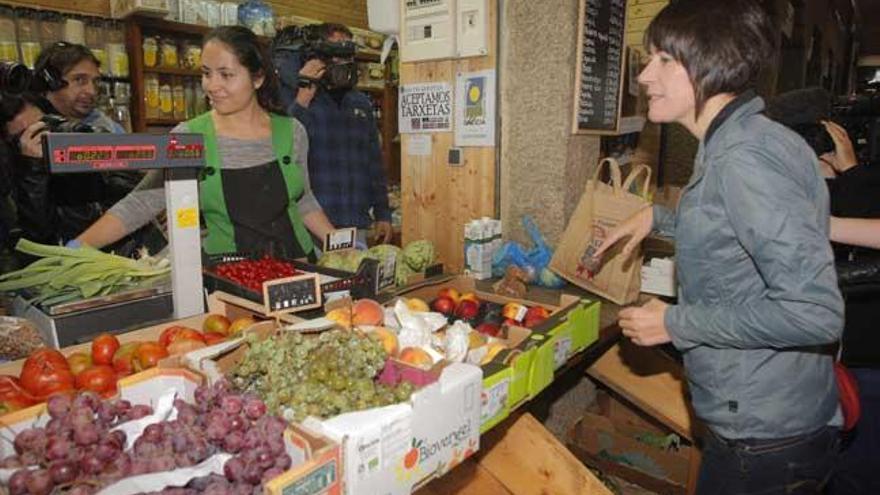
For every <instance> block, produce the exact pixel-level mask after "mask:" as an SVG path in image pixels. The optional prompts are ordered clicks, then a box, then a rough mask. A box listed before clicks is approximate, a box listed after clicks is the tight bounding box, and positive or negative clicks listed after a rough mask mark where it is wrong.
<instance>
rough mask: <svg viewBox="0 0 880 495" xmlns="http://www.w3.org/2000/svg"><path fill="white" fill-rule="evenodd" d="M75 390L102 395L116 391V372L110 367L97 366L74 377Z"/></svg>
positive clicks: (104, 365)
mask: <svg viewBox="0 0 880 495" xmlns="http://www.w3.org/2000/svg"><path fill="white" fill-rule="evenodd" d="M76 388H78V389H81V390H91V391H92V392H97V393H99V394H103V393H105V392H113V391H114V390H116V370H114V369H113V367H112V366H108V365H106V364H99V365H96V366H92V367H91V368H89V369H87V370H85V371H83V372H82V373H80V374H79V375H77V376H76Z"/></svg>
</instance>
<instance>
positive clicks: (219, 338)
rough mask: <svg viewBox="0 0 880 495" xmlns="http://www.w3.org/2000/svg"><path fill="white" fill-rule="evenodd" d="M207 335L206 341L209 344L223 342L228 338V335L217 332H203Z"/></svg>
mask: <svg viewBox="0 0 880 495" xmlns="http://www.w3.org/2000/svg"><path fill="white" fill-rule="evenodd" d="M202 335H203V336H204V337H205V343H206V344H208V345H214V344H216V343H218V342H223V341H224V340H226V335H223V334H221V333H215V332H205V333H203V334H202Z"/></svg>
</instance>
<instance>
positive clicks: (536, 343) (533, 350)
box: [398, 276, 601, 431]
mask: <svg viewBox="0 0 880 495" xmlns="http://www.w3.org/2000/svg"><path fill="white" fill-rule="evenodd" d="M445 287H451V288H454V289H456V290H458V291H459V292H461V293H465V292H473V293H474V294H475V295H476V296H477V298H479V299H480V300H485V301H491V302H495V303H499V304H506V303H509V302H516V303H520V304H524V305H526V306H535V305H540V306H543V307H545V308H547V309H548V310H549V311H550V317H549V318H548V319H547V320H545V321H544V322H542V323H540V324H539V325H536V326H535V327H534V328H532V329H531V334H530V335H528V336H526V337H525V338H522V339H521V340H520V343H519V344H518V345H517V346H516V347H515V348H514V350H513V352H502V353H500V354H499V355H498V356H496V358H495V359H494V360H493V362H492V363H490V365H487V366H484V367H483V376H484V380H483V394H484V399H485V402H484V404H485V405H486V407H487V410H486V411H485V413H484V414H483V419H484V421H483V422H482V430H483V431H486V430H487V429H489V428H491V427H492V426H494V425H495V424H497V423H499V422H500V421H501V420H503V419H504V418H506V417H507V416H508V415H509V414H510V412H511V411H512V410H513V409H515V408H516V407H517V406H518V405H519V404H521V403H523V402H524V401H526V400H528V399H530V398H532V397H534V396H535V395H537V394H538V393H540V392H541V391H542V390H543V389H544V388H546V387H547V386H548V385H550V383H552V382H553V377H554V372H555V370H556V369H558V368H559V367H560V366H562V365H563V364H564V363H565V362H567V361H568V359H570V358H571V357H572V356H573V355H574V354H576V353H578V352H580V351H581V350H583V349H585V348H586V347H587V346H588V345H590V344H592V343H593V342H595V341H596V340H597V339H598V337H599V311H600V309H601V303H600V301H598V300H589V299H580V298H578V297H576V296H572V295H570V294H565V293H560V292H558V291H549V290H534V289H530V291H529V293H527V294H526V298H524V299H518V298H511V297H505V296H501V295H498V294H495V293H492V292H487V291H486V290H480V289H479V288H478V284H477V282H476V281H474V280H473V279H471V278H468V277H464V276H445V277H436V278H434V279H430V280H426V281H424V282H422V283H420V284H417V285H414V286H412V287H410V288H408V290H405V291H400V292H399V293H398V294H399V295H402V296H403V297H418V298H421V299H424V300H425V301H426V302H429V301H431V300H432V299H434V298H435V297H436V296H437V293H438V292H439V291H440V289H442V288H445ZM481 287H485V286H481ZM502 399H504V400H502ZM500 404H505V405H504V406H502V407H500V408H499V405H500Z"/></svg>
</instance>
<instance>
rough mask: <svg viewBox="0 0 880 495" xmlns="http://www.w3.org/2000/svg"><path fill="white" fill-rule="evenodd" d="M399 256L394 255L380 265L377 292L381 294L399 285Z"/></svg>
mask: <svg viewBox="0 0 880 495" xmlns="http://www.w3.org/2000/svg"><path fill="white" fill-rule="evenodd" d="M396 273H397V254H394V253H392V254H391V255H390V256H388V257H387V258H385V259H384V260H382V261H381V262H380V263H379V272H378V274H377V276H376V292H381V291H383V290H385V289H387V288H389V287H394V286H395V285H396V283H397V278H396V277H395V274H396Z"/></svg>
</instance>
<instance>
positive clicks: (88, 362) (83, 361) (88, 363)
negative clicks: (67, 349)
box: [67, 352, 92, 376]
mask: <svg viewBox="0 0 880 495" xmlns="http://www.w3.org/2000/svg"><path fill="white" fill-rule="evenodd" d="M67 364H68V366H70V372H71V373H73V374H74V376H75V375H78V374H80V373H82V372H83V371H85V370H87V369H89V368H91V367H92V356H90V355H88V354H86V353H84V352H74V353H73V354H71V355H70V356H67Z"/></svg>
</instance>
